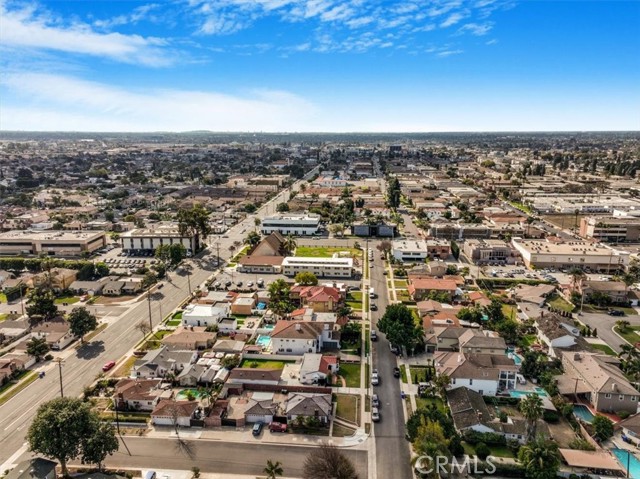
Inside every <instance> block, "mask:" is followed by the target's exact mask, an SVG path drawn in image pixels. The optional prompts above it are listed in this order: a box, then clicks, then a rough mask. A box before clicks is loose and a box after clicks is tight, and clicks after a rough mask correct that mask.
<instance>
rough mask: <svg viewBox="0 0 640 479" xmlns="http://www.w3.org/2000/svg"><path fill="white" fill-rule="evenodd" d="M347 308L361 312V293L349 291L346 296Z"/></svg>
mask: <svg viewBox="0 0 640 479" xmlns="http://www.w3.org/2000/svg"><path fill="white" fill-rule="evenodd" d="M346 302H347V306H349V307H350V308H351V309H352V310H354V311H362V292H360V291H351V292H350V293H349V294H348V295H347V301H346Z"/></svg>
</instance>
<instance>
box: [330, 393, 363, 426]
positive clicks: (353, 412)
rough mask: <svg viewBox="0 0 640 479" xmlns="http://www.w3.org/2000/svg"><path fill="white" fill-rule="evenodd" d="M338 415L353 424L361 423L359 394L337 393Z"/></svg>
mask: <svg viewBox="0 0 640 479" xmlns="http://www.w3.org/2000/svg"><path fill="white" fill-rule="evenodd" d="M335 396H336V417H338V418H340V419H344V420H345V421H347V422H350V423H352V424H360V408H359V407H358V402H359V400H360V398H359V396H356V395H354V394H336V395H335Z"/></svg>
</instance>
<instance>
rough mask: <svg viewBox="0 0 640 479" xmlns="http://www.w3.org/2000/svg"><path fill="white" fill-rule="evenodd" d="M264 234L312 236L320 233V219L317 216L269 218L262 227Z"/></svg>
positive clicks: (279, 216) (263, 222)
mask: <svg viewBox="0 0 640 479" xmlns="http://www.w3.org/2000/svg"><path fill="white" fill-rule="evenodd" d="M260 228H261V231H262V234H264V235H268V234H271V233H273V232H274V231H277V232H278V233H281V234H283V235H285V236H286V235H296V236H312V235H315V234H317V233H318V229H319V228H320V217H319V216H316V215H278V216H268V217H267V218H264V219H263V220H262V225H261V226H260Z"/></svg>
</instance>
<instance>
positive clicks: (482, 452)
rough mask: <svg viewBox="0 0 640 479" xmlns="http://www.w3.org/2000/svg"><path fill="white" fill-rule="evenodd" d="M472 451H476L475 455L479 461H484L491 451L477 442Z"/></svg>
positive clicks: (482, 443)
mask: <svg viewBox="0 0 640 479" xmlns="http://www.w3.org/2000/svg"><path fill="white" fill-rule="evenodd" d="M474 449H475V450H476V455H477V456H478V457H479V458H480V460H482V461H484V460H485V459H486V458H487V457H488V456H489V455H490V454H491V449H489V446H487V445H486V444H485V443H484V442H479V443H478V444H476V445H475V447H474Z"/></svg>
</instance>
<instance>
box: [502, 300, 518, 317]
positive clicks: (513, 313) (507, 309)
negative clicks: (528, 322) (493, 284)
mask: <svg viewBox="0 0 640 479" xmlns="http://www.w3.org/2000/svg"><path fill="white" fill-rule="evenodd" d="M502 314H504V317H505V318H509V319H511V318H513V319H516V318H517V317H518V316H517V315H518V311H517V309H516V307H515V306H511V305H510V304H503V305H502Z"/></svg>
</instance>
